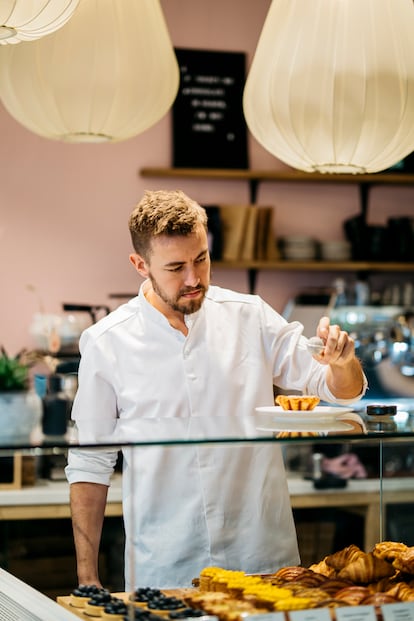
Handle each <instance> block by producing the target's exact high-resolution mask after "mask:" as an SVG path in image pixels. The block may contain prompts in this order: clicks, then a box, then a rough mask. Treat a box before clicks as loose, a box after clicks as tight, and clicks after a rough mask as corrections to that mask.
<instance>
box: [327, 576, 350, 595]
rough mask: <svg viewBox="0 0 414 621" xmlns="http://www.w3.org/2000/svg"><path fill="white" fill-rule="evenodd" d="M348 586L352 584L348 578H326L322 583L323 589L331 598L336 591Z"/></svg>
mask: <svg viewBox="0 0 414 621" xmlns="http://www.w3.org/2000/svg"><path fill="white" fill-rule="evenodd" d="M350 586H353V584H352V582H351V581H350V580H338V578H327V579H326V580H325V582H324V583H323V584H322V588H323V590H324V591H326V592H327V593H328V594H329V595H330V596H331V597H333V598H334V597H335V595H336V593H337V592H338V591H340V590H341V589H344V588H345V587H350Z"/></svg>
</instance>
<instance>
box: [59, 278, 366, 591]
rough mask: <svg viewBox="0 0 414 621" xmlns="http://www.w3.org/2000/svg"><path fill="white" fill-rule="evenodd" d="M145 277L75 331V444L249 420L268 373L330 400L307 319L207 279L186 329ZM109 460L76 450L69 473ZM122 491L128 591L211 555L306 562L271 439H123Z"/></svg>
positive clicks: (267, 562) (177, 577) (268, 393)
mask: <svg viewBox="0 0 414 621" xmlns="http://www.w3.org/2000/svg"><path fill="white" fill-rule="evenodd" d="M147 286H148V283H147V282H145V283H143V285H142V286H141V289H140V292H139V295H138V296H137V297H135V298H133V299H132V300H130V301H129V302H128V303H127V304H124V305H122V306H121V307H119V308H118V309H116V310H115V311H113V312H112V313H111V314H110V315H108V316H107V317H104V318H103V319H102V320H100V321H99V322H98V323H97V324H95V325H93V326H91V327H90V328H89V329H88V330H86V331H85V332H84V333H83V335H82V337H81V340H80V350H81V354H82V357H81V363H80V367H79V389H78V392H77V395H76V398H75V402H74V405H73V410H72V418H73V419H74V420H75V421H76V425H77V427H78V431H79V440H80V442H81V443H89V442H100V441H102V440H103V439H104V438H107V437H108V435H109V436H110V437H111V438H113V441H119V440H120V441H125V442H126V441H139V440H140V439H144V440H148V439H150V438H151V437H153V438H154V439H157V437H161V438H165V437H169V429H171V430H172V436H171V437H173V436H174V433H175V434H176V435H175V437H182V436H180V434H181V433H183V434H184V435H185V430H186V429H188V427H187V425H188V421H193V422H194V421H195V422H197V420H198V421H200V422H201V421H209V420H210V419H212V420H213V418H212V417H225V419H224V420H227V421H230V422H234V425H235V426H236V427H237V426H238V425H240V426H241V427H243V425H244V422H243V421H244V417H249V415H251V414H252V413H253V412H254V409H255V407H257V406H264V405H273V404H274V397H273V384H275V385H277V386H279V387H281V388H286V389H289V390H295V389H298V390H301V391H303V392H304V393H308V394H317V395H319V396H320V397H321V399H323V400H326V401H331V402H333V401H335V399H334V398H333V396H332V394H331V393H330V392H329V390H328V388H327V386H326V383H325V372H326V366H322V365H320V364H318V363H317V362H316V361H315V360H313V358H312V357H311V356H310V355H309V354H308V352H307V350H306V347H305V344H304V340H303V337H302V336H301V333H302V326H301V325H300V324H298V323H296V322H294V323H291V324H289V323H287V322H286V321H285V320H284V319H283V318H282V317H281V316H280V315H279V314H278V313H276V312H275V311H274V310H273V309H272V308H271V307H270V306H269V305H267V304H266V303H265V302H263V300H261V299H260V298H259V297H258V296H252V295H245V294H239V293H235V292H232V291H229V290H226V289H221V288H219V287H215V286H211V287H210V288H209V289H208V292H207V294H206V298H205V300H204V303H203V305H202V307H201V309H200V310H199V311H197V312H196V313H194V314H191V315H188V316H186V318H185V321H186V324H187V326H188V335H187V336H184V335H183V334H182V333H181V332H180V331H178V330H176V329H174V328H172V327H171V326H170V324H169V323H168V321H167V319H166V318H165V317H164V315H162V314H161V313H160V312H158V311H157V310H156V309H155V308H154V307H153V306H151V305H150V304H149V303H148V302H147V300H146V298H145V295H144V290H145V287H147ZM354 401H355V400H354ZM336 403H342V404H348V403H350V401H339V402H338V400H336ZM199 417H203V418H199ZM230 417H232V418H230ZM175 425H178V427H174V426H175ZM180 426H182V427H180ZM174 429H175V431H174ZM219 436H220V434H217V436H216V437H219ZM115 459H116V452H113V451H112V452H111V451H86V449H83V450H79V449H72V450H71V451H70V453H69V460H68V466H67V468H66V474H67V478H68V481H69V483H73V482H77V481H89V482H96V483H102V484H105V485H109V484H110V475H111V473H112V469H113V465H114V462H115ZM123 492H124V520H125V531H126V540H127V543H126V556H125V558H126V562H125V571H126V589H133V588H136V587H138V586H153V587H164V588H167V587H181V586H190V585H191V580H192V578H194V577H196V576H198V574H199V572H200V570H201V569H202V568H203V567H205V566H208V565H217V566H220V567H225V568H228V569H239V570H244V571H246V572H271V571H275V570H276V569H278V568H279V567H281V566H285V565H296V564H298V563H299V555H298V548H297V542H296V535H295V528H294V523H293V519H292V513H291V508H290V502H289V495H288V490H287V483H286V478H285V472H284V467H283V460H282V454H281V450H280V448H279V447H278V446H277V445H276V444H275V443H273V444H272V443H269V444H267V443H257V444H251V445H249V444H247V445H246V444H240V445H230V444H223V445H217V444H216V445H195V444H189V445H186V446H185V445H180V446H168V447H166V446H156V445H154V446H151V447H134V448H128V449H125V450H124V475H123Z"/></svg>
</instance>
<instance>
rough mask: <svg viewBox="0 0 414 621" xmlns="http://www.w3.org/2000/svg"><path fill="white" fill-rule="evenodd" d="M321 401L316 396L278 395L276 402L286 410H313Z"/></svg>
mask: <svg viewBox="0 0 414 621" xmlns="http://www.w3.org/2000/svg"><path fill="white" fill-rule="evenodd" d="M319 401H320V399H319V397H316V396H315V395H278V396H277V397H276V399H275V402H276V403H277V404H278V405H280V407H281V408H283V409H284V410H298V411H299V410H300V411H308V410H313V409H314V408H316V406H317V405H318V403H319Z"/></svg>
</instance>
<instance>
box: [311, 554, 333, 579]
mask: <svg viewBox="0 0 414 621" xmlns="http://www.w3.org/2000/svg"><path fill="white" fill-rule="evenodd" d="M309 569H311V570H312V571H314V572H316V573H317V574H322V576H326V577H327V578H330V577H331V576H335V574H336V572H335V569H334V568H333V567H329V565H327V563H326V560H325V559H322V560H321V561H319V563H314V564H313V565H310V566H309Z"/></svg>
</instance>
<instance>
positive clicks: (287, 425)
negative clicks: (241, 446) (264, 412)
mask: <svg viewBox="0 0 414 621" xmlns="http://www.w3.org/2000/svg"><path fill="white" fill-rule="evenodd" d="M352 428H353V427H352V425H350V424H348V423H344V422H342V421H340V420H335V419H331V420H327V421H322V420H321V419H317V420H315V421H314V422H308V423H303V422H300V421H290V422H288V421H281V422H278V421H274V422H273V421H271V422H269V423H268V424H264V425H263V426H260V427H256V429H257V431H272V432H273V431H315V432H318V431H321V432H322V431H325V432H326V431H349V430H350V429H352Z"/></svg>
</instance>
